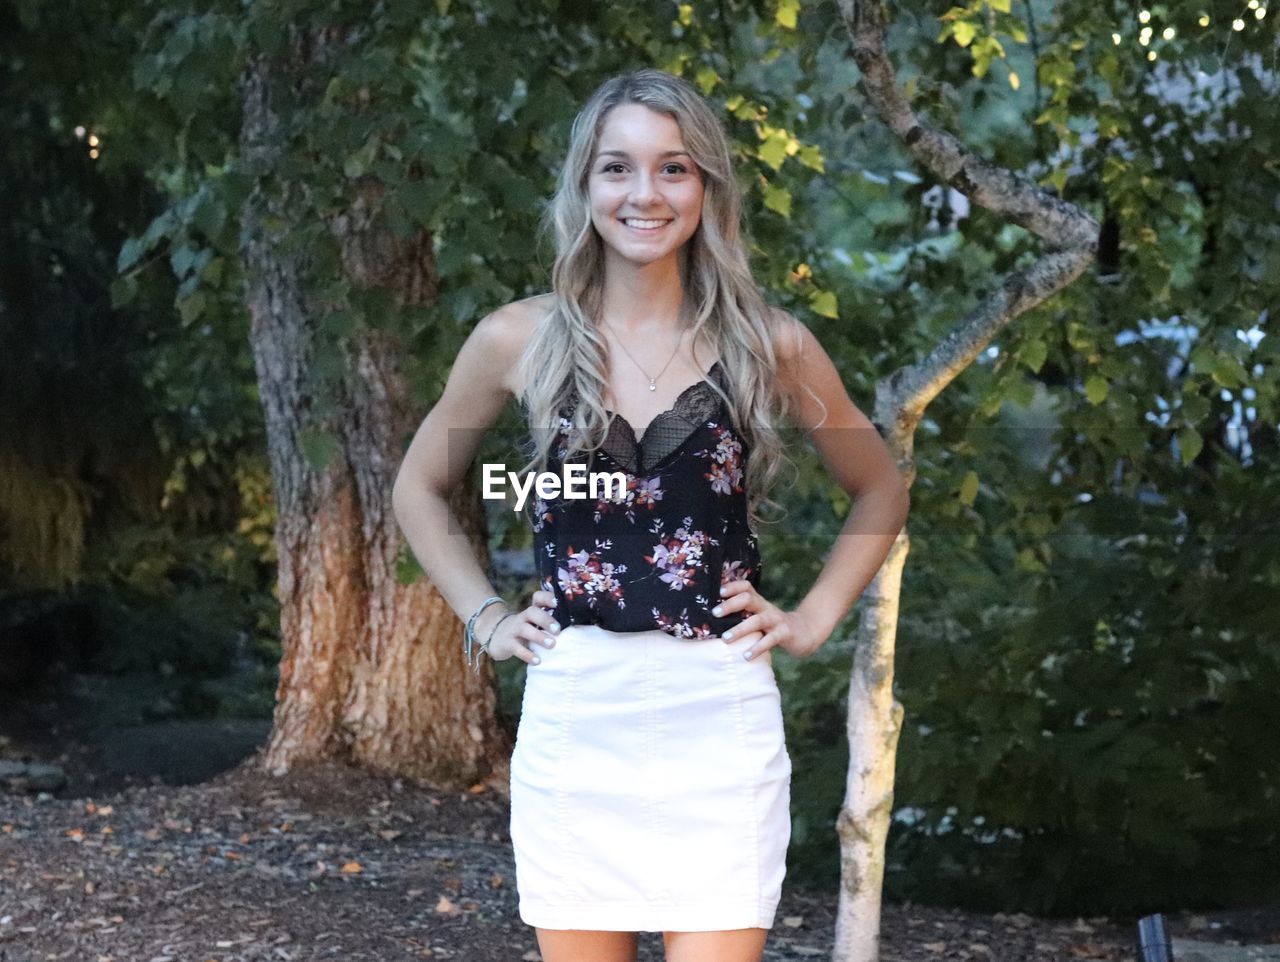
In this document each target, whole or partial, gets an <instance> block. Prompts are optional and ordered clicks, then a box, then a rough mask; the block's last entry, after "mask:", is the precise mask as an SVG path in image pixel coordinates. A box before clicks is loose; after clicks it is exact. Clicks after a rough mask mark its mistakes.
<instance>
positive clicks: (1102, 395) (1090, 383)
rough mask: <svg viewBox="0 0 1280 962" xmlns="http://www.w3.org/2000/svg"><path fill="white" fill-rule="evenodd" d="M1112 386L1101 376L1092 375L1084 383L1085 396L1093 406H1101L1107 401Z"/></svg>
mask: <svg viewBox="0 0 1280 962" xmlns="http://www.w3.org/2000/svg"><path fill="white" fill-rule="evenodd" d="M1109 388H1110V385H1108V384H1107V379H1106V378H1105V377H1103V376H1102V375H1101V374H1090V375H1089V377H1088V378H1087V379H1086V380H1085V382H1084V394H1085V397H1087V398H1088V399H1089V402H1090V403H1091V404H1101V403H1102V402H1103V401H1105V400H1106V399H1107V391H1108V390H1109Z"/></svg>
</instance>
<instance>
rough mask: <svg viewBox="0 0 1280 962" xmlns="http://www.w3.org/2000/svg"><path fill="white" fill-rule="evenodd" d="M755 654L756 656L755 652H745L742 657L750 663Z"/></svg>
mask: <svg viewBox="0 0 1280 962" xmlns="http://www.w3.org/2000/svg"><path fill="white" fill-rule="evenodd" d="M754 654H755V652H754V651H744V652H743V653H742V657H743V658H745V659H746V660H747V661H750V660H751V656H752V655H754Z"/></svg>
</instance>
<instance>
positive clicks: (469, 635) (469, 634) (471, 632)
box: [462, 595, 505, 674]
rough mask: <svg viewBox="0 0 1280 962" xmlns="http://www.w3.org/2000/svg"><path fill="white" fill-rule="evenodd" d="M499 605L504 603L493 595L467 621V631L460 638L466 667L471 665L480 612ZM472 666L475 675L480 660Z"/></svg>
mask: <svg viewBox="0 0 1280 962" xmlns="http://www.w3.org/2000/svg"><path fill="white" fill-rule="evenodd" d="M499 603H505V602H503V600H502V598H501V597H500V596H498V595H493V596H492V597H490V598H486V599H485V600H484V601H483V602H481V604H480V607H479V608H477V609H476V610H475V614H473V615H472V616H471V617H470V618H468V619H467V630H466V631H465V632H464V633H463V637H462V653H463V656H464V657H465V658H466V662H467V664H468V665H470V664H473V661H472V647H473V646H474V644H475V640H476V619H478V618H479V617H480V614H481V612H483V611H484V610H485V609H486V608H488V607H489V606H490V605H492V604H499ZM474 665H475V669H476V673H477V674H478V673H479V671H480V660H479V658H478V657H477V658H476V659H475V661H474Z"/></svg>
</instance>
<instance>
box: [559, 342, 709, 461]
mask: <svg viewBox="0 0 1280 962" xmlns="http://www.w3.org/2000/svg"><path fill="white" fill-rule="evenodd" d="M720 373H721V368H720V362H719V361H716V363H715V364H713V365H712V366H711V370H710V371H708V372H707V374H706V376H705V377H704V378H703V379H702V380H701V381H697V382H695V383H693V384H690V385H689V386H688V387H687V388H685V389H684V390H683V391H681V392H680V394H679V395H678V396H677V397H676V400H675V403H674V404H672V405H671V407H669V408H668V409H667V410H665V411H663V412H661V413H660V414H658V415H656V416H655V417H654V419H653V420H652V421H650V422H649V426H648V427H646V428H645V429H644V435H643V436H642V437H641V438H640V439H639V440H637V439H636V432H635V428H634V427H632V425H631V422H629V421H628V420H627V419H626V418H625V417H623V416H622V415H621V414H616V413H614V412H613V411H608V412H607V413H609V414H613V423H612V425H610V427H609V431H608V433H607V434H606V435H605V439H604V443H603V444H601V445H600V451H601V453H603V454H605V455H607V456H608V457H609V458H610V459H611V460H612V461H613V462H614V463H615V464H616V465H618V467H620V468H622V469H623V470H624V471H626V472H627V473H629V474H635V475H643V474H647V473H648V472H650V471H652V470H653V468H654V467H655V466H656V465H657V464H658V463H659V462H661V461H663V460H664V459H665V458H668V457H670V456H671V455H672V454H673V453H675V452H676V451H678V450H679V449H680V446H681V445H682V444H684V442H685V441H687V440H688V439H689V438H690V437H691V436H692V435H693V433H694V432H695V431H696V430H697V429H698V426H699V425H700V424H702V422H704V421H706V420H707V419H709V418H711V417H712V416H714V415H715V414H716V412H717V411H718V410H719V408H720V407H721V405H722V400H721V398H720V396H719V395H718V394H716V391H715V388H714V387H712V386H711V384H710V379H711V378H713V377H714V378H715V379H716V380H717V382H718V383H719V384H720V385H721V387H723V386H724V382H723V380H722V379H721V378H720ZM578 399H579V395H578V392H577V390H574V391H573V392H572V393H571V395H570V397H569V401H568V403H567V404H566V405H565V409H564V413H566V414H567V413H568V412H571V411H572V410H573V409H574V407H575V406H576V405H577V402H578Z"/></svg>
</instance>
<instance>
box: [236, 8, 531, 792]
mask: <svg viewBox="0 0 1280 962" xmlns="http://www.w3.org/2000/svg"><path fill="white" fill-rule="evenodd" d="M341 42H342V38H341V36H340V34H339V32H338V31H335V30H330V31H326V32H324V33H321V34H316V35H313V36H309V37H307V36H300V37H299V38H298V39H297V42H295V43H294V44H292V45H291V46H290V50H291V54H290V57H291V58H292V59H291V60H290V61H289V62H287V63H281V62H273V61H270V60H268V59H266V58H264V57H257V58H255V59H254V60H253V61H252V62H251V63H250V64H249V66H248V67H247V69H246V72H245V77H244V127H243V131H242V149H243V151H244V154H245V156H246V158H247V159H248V160H249V161H250V162H251V163H253V164H254V165H255V167H254V169H257V170H263V171H272V170H273V169H275V162H276V161H277V160H278V159H279V157H280V156H281V151H282V145H281V144H280V143H279V140H278V137H277V131H278V129H279V120H280V116H281V115H282V114H284V113H286V112H287V110H288V109H289V105H288V104H287V103H282V102H280V101H281V99H282V98H284V97H288V96H296V97H299V98H304V99H305V98H307V97H318V96H319V95H320V91H319V90H316V89H313V88H312V87H311V85H309V83H308V82H307V81H306V79H305V78H306V76H307V73H308V67H309V65H311V64H312V63H313V62H316V61H319V60H322V59H323V58H324V57H325V56H326V50H327V49H331V48H330V47H328V46H327V45H332V44H337V43H341ZM288 91H295V93H292V94H291V93H288ZM379 189H380V188H379V187H378V185H377V184H376V183H374V182H372V181H366V182H364V183H362V184H361V185H360V186H359V187H358V188H357V189H356V190H355V191H354V192H353V197H352V202H351V204H350V205H349V207H348V209H347V212H346V214H344V215H343V216H342V217H339V218H337V219H336V220H335V221H334V222H333V223H332V224H330V225H328V229H329V230H330V231H331V233H332V234H333V236H334V237H335V239H336V241H337V242H338V244H339V245H340V248H341V251H342V262H343V268H344V271H345V273H346V275H347V277H348V279H349V280H350V281H351V282H352V284H353V286H355V287H366V288H367V287H372V286H380V287H384V288H387V289H390V290H391V291H392V292H393V293H394V295H395V297H396V299H397V301H399V302H400V303H401V304H404V303H414V304H418V303H423V302H424V301H426V300H428V299H429V298H432V297H434V296H435V278H434V270H433V269H434V263H433V261H432V259H431V242H430V237H429V236H423V235H418V236H415V237H411V238H409V239H408V240H401V239H399V238H397V237H395V236H394V235H393V234H392V233H391V232H390V231H389V230H386V229H385V228H381V227H376V226H374V217H373V214H372V212H373V211H374V210H375V209H376V205H377V201H378V195H377V191H378V190H379ZM305 191H306V185H304V184H302V185H292V184H291V185H288V186H286V187H284V188H283V192H282V194H280V195H276V196H272V195H269V194H268V193H267V192H266V191H264V190H263V188H262V184H261V183H260V184H259V185H258V187H257V188H256V189H255V190H254V192H253V194H252V196H251V198H250V200H249V202H248V203H247V204H246V206H245V212H244V226H245V230H244V237H245V238H246V239H245V242H244V246H243V257H244V263H245V273H246V277H247V295H248V297H247V299H248V306H249V311H250V315H251V318H252V331H251V340H252V345H253V351H254V358H255V362H256V368H257V379H258V385H259V391H260V394H261V397H262V403H263V408H264V411H265V414H266V429H267V440H268V445H269V448H270V458H271V470H272V476H273V480H274V486H275V497H276V504H277V510H278V521H277V527H276V533H275V538H276V548H277V556H278V564H279V589H278V591H279V598H280V606H281V636H282V642H283V657H282V660H281V665H280V682H279V688H278V690H277V694H276V710H275V719H274V728H273V731H272V734H271V738H270V742H269V744H268V746H267V747H266V749H265V750H264V752H263V754H262V757H261V759H260V761H261V764H262V765H263V766H264V767H265V768H266V769H268V770H270V771H272V772H274V773H277V774H283V773H284V772H286V771H288V770H289V769H290V768H292V767H293V766H294V765H296V764H298V763H300V762H304V761H307V760H311V759H319V758H341V759H345V760H348V761H351V762H353V763H355V764H358V765H361V766H363V767H366V768H368V769H370V770H375V771H380V772H384V773H391V774H397V775H405V776H409V777H412V778H420V779H423V780H427V781H430V782H432V783H435V784H460V785H470V784H473V783H474V782H475V781H476V780H478V779H482V778H488V779H490V781H491V783H492V784H493V785H494V786H495V787H497V788H499V789H502V788H503V787H504V786H505V783H506V777H505V772H506V768H505V766H506V758H507V757H508V754H509V748H510V745H509V738H508V736H507V735H506V733H505V732H504V731H503V730H502V729H501V728H500V726H499V725H498V723H497V715H496V711H495V707H496V706H495V700H496V695H495V690H494V684H493V675H492V670H491V669H489V668H488V664H487V662H482V663H483V664H484V665H485V671H484V672H482V674H481V675H479V676H477V675H476V674H475V673H474V672H472V671H470V670H469V669H468V668H467V666H466V664H465V661H464V659H463V655H462V646H461V625H460V623H459V622H458V619H457V618H456V616H455V615H454V613H453V611H452V609H451V608H450V607H449V606H448V604H447V603H446V602H445V601H444V600H443V599H442V598H441V597H440V595H439V593H438V592H436V591H435V589H434V588H433V587H432V586H431V584H430V583H429V582H427V581H426V580H425V579H422V580H419V581H417V582H416V583H414V584H411V585H400V584H397V582H396V578H395V565H396V557H397V553H398V550H399V546H400V537H401V536H400V533H399V526H398V525H397V524H396V522H395V519H394V516H393V514H392V510H391V489H392V485H393V482H394V479H395V472H396V469H397V467H398V465H399V462H400V460H401V457H402V454H403V441H404V439H405V438H406V437H408V436H409V434H410V433H411V431H412V429H413V427H414V424H415V418H416V416H417V414H418V413H419V412H414V411H413V410H412V406H411V404H410V399H409V391H408V386H407V384H406V380H405V377H404V374H403V372H402V370H401V368H400V364H399V359H400V358H401V357H403V356H404V350H403V346H402V345H401V344H400V343H399V341H398V339H397V338H396V337H395V336H394V335H392V334H391V333H389V332H387V331H385V330H381V329H372V328H365V329H362V330H359V331H357V332H356V333H354V334H352V335H351V336H349V337H347V338H346V339H344V341H343V352H344V364H343V370H342V374H341V376H340V378H338V379H336V386H335V387H334V388H333V390H334V391H335V392H336V394H337V395H338V396H336V397H334V398H332V399H331V401H332V403H330V404H319V403H316V401H315V399H314V398H313V397H312V396H311V395H310V394H309V393H308V392H309V391H310V390H314V389H313V388H309V387H308V384H310V383H311V381H309V380H308V368H309V366H310V364H311V363H312V361H313V358H314V355H315V352H316V344H317V341H316V332H315V328H314V318H315V316H316V312H315V311H314V310H313V307H312V305H310V304H309V303H308V296H307V293H306V291H305V290H304V289H303V288H304V282H303V274H304V269H305V267H306V261H305V260H304V258H305V257H306V252H305V251H301V250H297V249H294V248H291V247H290V246H289V245H287V244H283V243H281V241H283V240H284V239H285V238H284V237H283V236H282V235H281V234H279V233H273V228H272V227H271V226H270V225H271V224H273V223H282V224H286V225H287V224H291V223H298V222H299V221H298V218H299V217H306V216H308V211H307V209H306V205H305ZM311 216H315V215H314V214H312V215H311ZM287 229H288V228H287V227H286V228H284V230H287ZM325 400H330V399H325ZM321 410H330V411H332V412H333V413H332V414H330V415H325V414H321V413H318V412H319V411H321ZM313 431H323V432H324V433H325V434H326V435H328V436H329V437H331V438H333V439H334V440H335V442H336V445H335V451H334V454H333V456H332V457H331V458H330V459H329V463H328V464H327V465H325V466H324V467H323V468H321V469H318V470H317V469H316V468H315V467H313V465H312V464H311V462H309V461H308V460H307V457H306V456H305V454H304V449H303V446H302V439H303V437H304V435H305V434H306V433H308V432H313ZM476 490H477V488H476V486H475V485H474V484H470V483H464V484H462V485H459V488H458V494H457V496H456V497H455V499H454V503H453V510H454V513H455V515H456V516H457V517H458V518H459V520H460V521H461V523H462V524H463V525H464V526H465V527H466V528H467V529H468V530H469V532H470V533H471V534H472V536H473V541H474V543H475V544H476V545H477V547H478V548H479V549H480V554H481V560H482V563H484V562H485V561H486V560H487V558H486V552H485V551H484V544H485V529H484V516H483V512H482V510H481V506H480V502H479V500H478V498H477V496H476V493H475V492H476ZM460 719H461V720H462V723H460V721H459V720H460Z"/></svg>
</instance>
